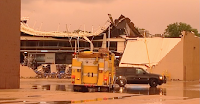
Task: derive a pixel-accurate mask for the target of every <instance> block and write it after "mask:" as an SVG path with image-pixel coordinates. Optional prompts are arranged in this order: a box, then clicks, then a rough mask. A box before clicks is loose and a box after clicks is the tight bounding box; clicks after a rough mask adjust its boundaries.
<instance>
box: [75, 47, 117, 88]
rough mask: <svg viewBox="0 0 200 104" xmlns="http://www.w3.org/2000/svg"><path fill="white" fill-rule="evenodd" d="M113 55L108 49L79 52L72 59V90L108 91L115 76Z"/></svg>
mask: <svg viewBox="0 0 200 104" xmlns="http://www.w3.org/2000/svg"><path fill="white" fill-rule="evenodd" d="M114 60H115V55H114V54H113V53H109V51H105V50H103V51H102V50H100V51H99V52H91V51H85V52H79V53H78V54H76V55H74V58H73V59H72V76H71V83H72V84H73V89H74V91H79V90H80V91H81V90H90V89H93V90H95V91H109V90H110V89H111V88H113V84H114V76H115V65H114Z"/></svg>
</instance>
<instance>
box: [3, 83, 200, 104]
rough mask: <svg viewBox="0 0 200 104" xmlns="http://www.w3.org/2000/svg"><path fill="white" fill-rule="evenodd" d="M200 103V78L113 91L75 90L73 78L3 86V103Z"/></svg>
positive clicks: (131, 86) (130, 85)
mask: <svg viewBox="0 0 200 104" xmlns="http://www.w3.org/2000/svg"><path fill="white" fill-rule="evenodd" d="M73 103H75V104H102V103H103V104H133V103H134V104H180V103H181V104H199V103H200V83H199V81H191V82H183V81H168V82H167V84H164V85H161V86H158V87H157V88H150V87H149V85H142V84H128V85H126V88H119V87H116V88H115V90H114V91H112V92H74V91H73V90H72V85H71V84H70V80H69V79H21V80H20V89H0V104H73Z"/></svg>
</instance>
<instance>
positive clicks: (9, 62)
mask: <svg viewBox="0 0 200 104" xmlns="http://www.w3.org/2000/svg"><path fill="white" fill-rule="evenodd" d="M20 5H21V0H0V15H1V16H0V44H1V49H0V53H1V54H0V89H15V88H19V81H20V79H19V73H20V71H19V62H20V58H19V57H20V53H19V52H20V11H21V8H20Z"/></svg>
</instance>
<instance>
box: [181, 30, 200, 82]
mask: <svg viewBox="0 0 200 104" xmlns="http://www.w3.org/2000/svg"><path fill="white" fill-rule="evenodd" d="M182 39H183V67H184V69H183V70H184V80H186V81H189V80H199V68H200V67H199V54H200V52H199V37H196V36H195V35H194V34H192V33H190V32H184V33H183V38H182Z"/></svg>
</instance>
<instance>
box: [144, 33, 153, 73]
mask: <svg viewBox="0 0 200 104" xmlns="http://www.w3.org/2000/svg"><path fill="white" fill-rule="evenodd" d="M144 39H145V45H146V50H147V57H148V60H149V67H150V72H152V69H151V62H150V58H149V51H148V47H147V40H146V32H144Z"/></svg>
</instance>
